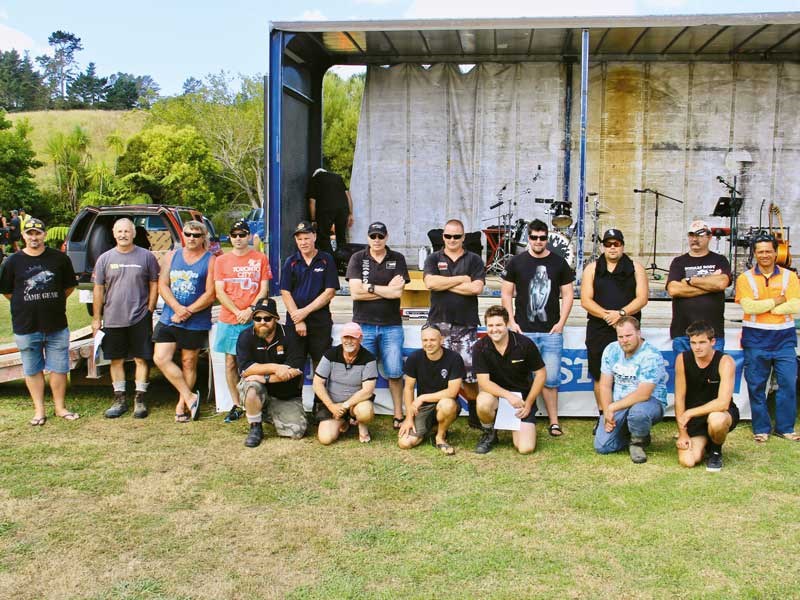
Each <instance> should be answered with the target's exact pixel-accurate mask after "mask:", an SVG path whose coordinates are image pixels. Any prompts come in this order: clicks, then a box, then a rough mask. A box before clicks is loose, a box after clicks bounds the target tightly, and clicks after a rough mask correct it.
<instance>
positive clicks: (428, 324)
mask: <svg viewBox="0 0 800 600" xmlns="http://www.w3.org/2000/svg"><path fill="white" fill-rule="evenodd" d="M426 329H435V330H436V331H438V332H439V333H442V330H441V329H439V326H438V325H434V324H433V323H425V325H423V326H422V327H420V331H425V330H426Z"/></svg>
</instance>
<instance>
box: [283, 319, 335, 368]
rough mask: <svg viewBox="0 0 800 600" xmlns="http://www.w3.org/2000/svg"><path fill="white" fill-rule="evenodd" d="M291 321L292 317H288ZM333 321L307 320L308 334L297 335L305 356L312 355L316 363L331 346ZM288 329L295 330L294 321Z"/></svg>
mask: <svg viewBox="0 0 800 600" xmlns="http://www.w3.org/2000/svg"><path fill="white" fill-rule="evenodd" d="M288 320H290V321H291V319H288ZM332 327H333V324H332V323H325V322H323V323H314V322H313V321H312V322H308V321H307V322H306V331H307V333H306V335H303V336H300V335H298V336H295V339H296V340H297V342H298V343H299V344H300V348H301V352H302V353H303V356H311V360H312V361H313V362H314V364H315V365H316V364H317V363H318V362H319V361H320V359H322V355H323V354H325V351H326V350H327V349H328V348H330V347H331V329H332ZM286 328H287V329H291V330H294V323H289V324H287V325H286Z"/></svg>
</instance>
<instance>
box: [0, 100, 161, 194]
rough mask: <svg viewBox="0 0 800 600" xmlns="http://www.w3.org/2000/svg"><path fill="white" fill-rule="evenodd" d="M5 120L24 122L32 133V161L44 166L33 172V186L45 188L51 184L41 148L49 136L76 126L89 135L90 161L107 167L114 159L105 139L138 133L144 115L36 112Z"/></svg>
mask: <svg viewBox="0 0 800 600" xmlns="http://www.w3.org/2000/svg"><path fill="white" fill-rule="evenodd" d="M8 118H9V119H10V120H11V121H12V122H14V123H16V122H17V121H19V120H20V119H27V120H28V122H30V124H31V127H32V130H31V133H30V136H29V137H30V139H31V141H32V142H33V149H34V150H35V151H36V157H37V158H38V159H39V160H40V161H42V162H43V163H44V166H43V167H41V168H40V169H38V170H37V171H36V179H37V182H38V183H39V184H40V185H41V184H44V185H48V184H50V183H51V182H52V180H53V169H52V166H51V164H50V159H49V157H48V156H47V153H46V151H45V148H46V146H47V140H48V139H49V137H50V136H51V135H52V134H53V132H56V131H60V132H63V133H68V132H70V131H71V130H72V129H73V128H74V127H75V126H76V125H80V126H81V127H83V128H84V129H85V130H86V132H87V133H88V135H89V140H90V153H91V156H92V159H93V160H94V161H99V162H106V163H108V164H111V162H112V161H113V160H114V155H113V153H112V151H111V150H109V148H108V146H107V145H106V138H107V137H108V136H109V135H112V134H114V135H118V136H120V137H121V138H122V139H123V140H128V139H129V138H130V137H131V136H133V135H134V134H136V133H138V132H139V131H141V129H142V127H143V126H144V122H145V120H146V119H147V113H146V112H144V111H141V110H134V111H114V110H46V111H36V112H20V113H9V114H8Z"/></svg>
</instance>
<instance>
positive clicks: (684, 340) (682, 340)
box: [672, 335, 725, 358]
mask: <svg viewBox="0 0 800 600" xmlns="http://www.w3.org/2000/svg"><path fill="white" fill-rule="evenodd" d="M691 349H692V347H691V346H690V345H689V336H686V335H682V336H680V337H676V338H672V351H673V352H674V353H675V358H678V354H682V353H683V352H687V351H689V350H691ZM714 350H719V351H720V352H723V351H724V350H725V336H720V337H718V338H714Z"/></svg>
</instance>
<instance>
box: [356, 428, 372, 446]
mask: <svg viewBox="0 0 800 600" xmlns="http://www.w3.org/2000/svg"><path fill="white" fill-rule="evenodd" d="M358 441H359V442H360V443H362V444H369V443H370V442H371V441H372V436H371V435H370V434H369V431H368V432H367V433H361V432H360V431H359V432H358Z"/></svg>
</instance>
